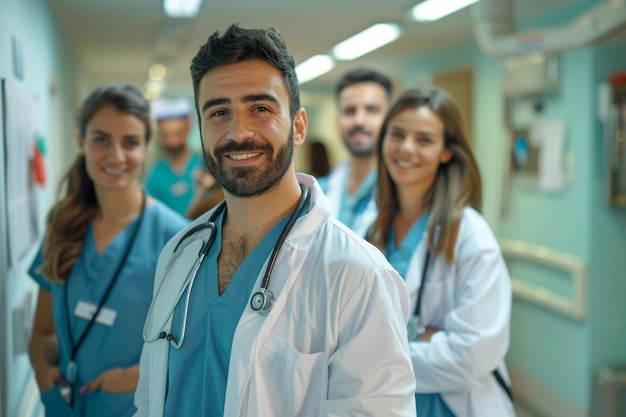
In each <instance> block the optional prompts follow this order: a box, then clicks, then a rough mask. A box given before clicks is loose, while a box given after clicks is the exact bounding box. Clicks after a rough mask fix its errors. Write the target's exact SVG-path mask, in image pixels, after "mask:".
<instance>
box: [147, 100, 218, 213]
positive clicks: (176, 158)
mask: <svg viewBox="0 0 626 417" xmlns="http://www.w3.org/2000/svg"><path fill="white" fill-rule="evenodd" d="M152 108H153V111H154V116H155V119H156V121H157V135H158V139H159V145H160V146H159V147H160V150H161V153H162V157H161V158H159V159H158V160H157V161H156V162H155V164H154V165H153V166H152V167H151V168H150V170H149V172H148V175H147V177H146V188H147V190H148V192H149V193H150V195H152V196H153V197H154V198H157V199H159V200H161V201H162V202H163V203H165V204H166V205H167V206H169V207H170V208H172V209H173V210H174V211H176V212H178V213H180V214H185V212H186V211H187V208H188V207H189V203H190V202H191V200H192V199H193V197H194V181H196V178H197V177H199V176H202V175H203V174H205V173H206V168H205V166H204V162H203V161H202V158H201V157H200V156H199V155H198V154H196V153H195V152H194V151H193V150H192V149H191V148H190V147H189V146H188V144H187V138H188V136H189V131H190V129H191V106H190V104H189V101H187V100H186V99H184V98H178V99H167V98H157V99H155V100H154V101H153V102H152ZM206 174H207V175H208V173H206ZM201 181H202V180H201Z"/></svg>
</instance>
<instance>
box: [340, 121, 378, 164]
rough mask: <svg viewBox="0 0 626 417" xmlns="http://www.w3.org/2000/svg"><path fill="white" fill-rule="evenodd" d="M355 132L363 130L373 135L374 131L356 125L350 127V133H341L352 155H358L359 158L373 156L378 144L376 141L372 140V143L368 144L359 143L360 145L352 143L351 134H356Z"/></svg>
mask: <svg viewBox="0 0 626 417" xmlns="http://www.w3.org/2000/svg"><path fill="white" fill-rule="evenodd" d="M355 132H363V133H366V134H368V135H370V137H371V136H372V132H370V131H368V130H367V129H365V128H364V127H362V126H355V127H353V128H352V129H350V131H349V132H348V135H347V136H346V135H341V136H342V139H343V143H344V144H345V145H346V147H347V148H348V151H349V152H350V155H352V156H354V157H357V158H364V157H368V156H372V155H374V151H375V148H376V145H375V143H374V141H372V143H371V144H370V145H369V146H367V147H364V146H361V144H359V145H358V146H355V145H354V144H352V142H350V139H349V138H350V136H352V134H354V133H355Z"/></svg>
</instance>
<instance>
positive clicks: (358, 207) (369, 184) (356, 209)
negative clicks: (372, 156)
mask: <svg viewBox="0 0 626 417" xmlns="http://www.w3.org/2000/svg"><path fill="white" fill-rule="evenodd" d="M376 178H377V172H376V171H375V170H374V171H373V172H371V173H370V174H369V175H368V176H367V177H366V178H365V180H364V181H363V183H361V186H360V187H359V189H358V190H357V192H356V193H355V194H354V196H350V195H349V194H348V183H347V180H346V183H345V184H344V187H343V192H342V194H341V206H340V207H339V213H338V215H337V218H338V219H339V221H340V222H342V223H343V224H345V225H346V226H348V228H350V229H352V230H354V227H355V225H356V222H357V220H358V219H359V217H361V215H362V214H363V212H365V209H366V208H367V206H368V204H369V202H370V201H371V200H372V198H374V192H373V191H374V189H375V187H376Z"/></svg>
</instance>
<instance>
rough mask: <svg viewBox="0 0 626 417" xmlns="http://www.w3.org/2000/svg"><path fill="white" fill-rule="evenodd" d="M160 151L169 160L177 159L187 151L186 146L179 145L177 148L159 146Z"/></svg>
mask: <svg viewBox="0 0 626 417" xmlns="http://www.w3.org/2000/svg"><path fill="white" fill-rule="evenodd" d="M161 149H162V150H163V152H164V153H165V155H167V156H168V157H170V158H177V157H179V156H181V155H182V154H184V153H185V151H186V150H187V144H186V143H181V144H180V145H178V146H163V145H161Z"/></svg>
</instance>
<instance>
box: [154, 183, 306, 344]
mask: <svg viewBox="0 0 626 417" xmlns="http://www.w3.org/2000/svg"><path fill="white" fill-rule="evenodd" d="M300 189H301V190H302V194H301V196H300V201H299V202H298V205H297V206H296V208H295V209H294V210H293V212H292V213H291V215H290V216H289V219H288V220H287V224H285V227H284V228H283V230H282V232H281V233H280V236H279V237H278V240H277V241H276V245H274V249H272V253H271V255H270V260H269V263H268V265H267V267H266V268H265V273H264V274H263V280H262V281H261V288H260V289H259V291H257V292H255V293H254V294H253V295H252V298H251V299H250V307H251V308H252V310H254V311H256V312H258V313H259V314H261V315H263V316H267V315H268V314H269V312H270V311H271V310H272V306H273V305H274V301H275V298H274V294H273V293H272V292H271V291H270V290H269V289H268V287H269V284H270V276H271V274H272V270H273V269H274V264H275V263H276V258H277V257H278V252H279V251H280V248H281V246H282V244H283V242H284V241H285V238H286V237H287V235H288V234H289V232H290V231H291V229H292V227H293V225H294V223H295V222H296V220H297V219H298V217H300V214H301V213H302V211H303V210H304V208H305V204H306V202H307V200H308V197H309V188H308V187H306V186H304V185H302V184H300ZM225 208H226V202H225V201H222V202H221V203H220V204H219V206H217V208H216V209H215V211H214V212H213V213H212V214H211V217H209V219H208V220H207V221H206V222H204V223H201V224H199V225H197V226H195V227H192V228H191V229H189V230H188V231H187V232H186V233H185V234H184V235H183V236H182V237H181V238H180V240H179V241H178V243H177V244H176V246H175V247H174V253H173V255H172V258H171V259H170V261H169V262H168V263H167V266H166V267H165V273H164V276H163V279H162V280H161V282H160V284H159V287H158V288H157V291H156V293H155V295H154V301H155V302H152V303H151V304H150V308H149V309H148V315H147V316H146V321H145V323H144V326H143V332H142V336H143V340H144V342H146V343H152V342H155V341H157V340H159V339H165V340H167V341H168V342H170V344H171V345H172V347H174V348H175V349H180V347H181V346H182V344H183V341H184V340H185V331H186V329H187V314H188V312H189V298H190V297H191V290H192V288H193V284H194V282H195V280H196V276H197V275H198V270H199V269H200V266H202V262H203V261H204V258H205V257H206V255H207V253H209V249H211V245H212V244H213V242H214V241H215V236H216V234H217V227H216V226H215V220H217V218H218V216H219V215H220V214H221V213H222V212H223V211H224V209H225ZM206 229H208V232H209V236H208V239H207V240H206V241H205V242H203V244H202V247H201V248H200V252H199V253H198V257H197V258H196V261H195V262H194V264H193V266H192V267H191V269H190V270H189V272H188V273H187V276H186V277H185V281H184V282H183V285H182V286H181V288H180V291H179V292H178V295H177V297H176V300H175V301H174V304H173V305H172V307H171V308H170V311H169V313H168V314H167V316H166V317H165V319H164V320H163V322H162V323H161V325H160V326H159V327H158V329H159V330H158V331H157V333H156V335H153V336H148V335H147V329H148V327H150V324H151V322H152V319H153V317H154V314H153V311H152V309H153V307H154V305H155V304H157V303H156V301H157V300H158V298H159V294H160V293H161V288H162V287H163V283H165V281H166V280H167V277H168V274H169V272H170V269H171V268H172V265H173V264H174V262H175V261H176V259H178V257H179V256H180V255H181V253H182V252H183V250H184V249H185V248H186V247H187V246H188V245H189V244H190V243H191V242H190V241H189V240H188V238H190V237H191V236H193V235H196V234H197V233H199V232H201V231H203V230H206ZM186 241H187V242H186ZM187 287H189V289H188V291H187ZM185 291H187V297H186V300H185V312H184V315H183V328H182V330H181V335H180V340H178V341H177V340H176V338H175V337H174V335H173V334H172V333H167V332H166V331H165V327H166V326H167V322H168V321H169V319H170V318H171V317H172V315H173V314H174V310H176V306H177V305H178V303H179V301H180V299H181V298H182V296H183V294H184V293H185Z"/></svg>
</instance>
